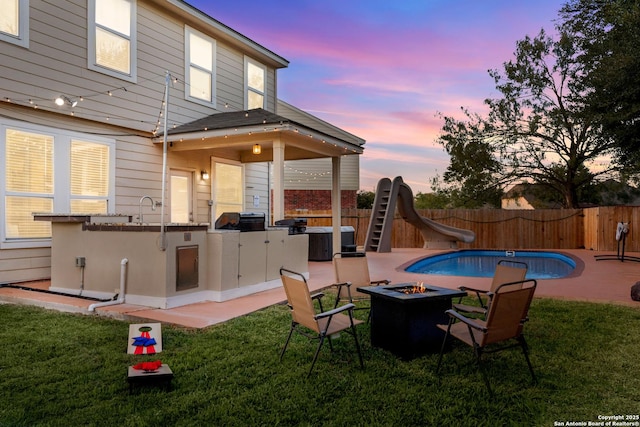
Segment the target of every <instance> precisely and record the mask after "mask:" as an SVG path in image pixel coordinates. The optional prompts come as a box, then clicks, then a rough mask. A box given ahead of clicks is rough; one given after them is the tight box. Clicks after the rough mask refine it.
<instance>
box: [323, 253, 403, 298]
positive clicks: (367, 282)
mask: <svg viewBox="0 0 640 427" xmlns="http://www.w3.org/2000/svg"><path fill="white" fill-rule="evenodd" d="M333 268H334V270H335V276H336V283H335V284H334V285H333V286H336V287H337V288H338V294H337V295H336V302H335V307H337V306H338V305H339V304H340V303H342V302H347V303H353V302H354V301H362V300H369V299H370V297H369V295H367V294H363V293H362V292H358V290H357V288H359V287H363V286H378V285H388V284H389V283H391V282H390V281H389V280H387V279H382V280H371V277H370V276H369V263H368V262H367V257H366V255H365V253H364V252H338V253H336V254H334V255H333ZM362 309H364V310H367V309H369V307H362V308H359V309H358V310H362Z"/></svg>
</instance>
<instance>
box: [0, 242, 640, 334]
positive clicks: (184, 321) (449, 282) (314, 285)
mask: <svg viewBox="0 0 640 427" xmlns="http://www.w3.org/2000/svg"><path fill="white" fill-rule="evenodd" d="M439 252H441V251H434V250H427V249H393V250H392V252H390V253H367V258H368V260H369V270H370V274H371V278H372V279H389V280H391V282H392V283H403V282H415V281H422V282H425V283H426V284H430V285H435V286H441V287H445V288H457V287H458V286H461V285H467V286H472V287H478V288H481V289H488V287H489V285H490V282H491V279H490V278H474V277H455V276H440V275H424V274H415V273H407V272H405V271H404V268H405V267H406V266H407V265H409V264H411V263H412V262H414V261H416V260H418V259H420V258H423V257H425V256H429V255H434V254H436V253H439ZM558 252H562V253H564V254H567V255H570V256H572V257H573V258H574V259H575V260H576V261H577V263H578V267H577V268H576V270H575V272H574V273H573V274H572V275H571V276H569V277H566V278H562V279H547V280H539V281H538V288H537V289H536V297H538V298H540V297H551V298H561V299H569V300H581V301H591V302H602V303H613V304H623V305H628V306H633V307H640V302H637V301H633V300H632V299H631V297H630V291H631V289H630V288H631V286H632V285H633V284H634V283H636V282H637V281H640V263H638V262H632V261H629V260H627V261H625V262H621V261H619V260H607V261H596V259H595V256H596V255H611V253H610V252H594V251H588V250H561V251H558ZM614 255H615V254H614ZM626 256H638V254H634V253H629V254H626ZM309 273H310V277H309V287H310V288H311V290H312V291H316V290H319V289H323V288H325V287H327V286H329V285H330V284H331V283H332V282H333V281H334V278H333V267H332V264H331V262H310V263H309ZM21 285H23V286H29V287H35V288H40V289H48V287H49V282H48V281H41V282H31V283H24V284H21ZM285 300H286V296H285V294H284V290H283V289H282V288H281V287H280V288H276V289H272V290H269V291H264V292H260V293H257V294H254V295H250V296H246V297H241V298H237V299H234V300H231V301H226V302H212V301H203V302H201V303H197V304H190V305H187V306H183V307H177V308H172V309H155V308H149V307H144V306H139V305H132V304H127V303H126V301H125V303H123V304H119V305H112V306H108V307H102V308H97V309H96V311H95V312H94V313H90V312H89V311H88V307H89V306H90V305H91V304H92V303H94V302H95V301H90V300H85V299H80V298H75V297H67V296H60V295H54V294H47V293H42V292H35V291H29V290H22V289H14V288H8V287H0V303H14V304H28V305H37V306H42V307H46V308H49V309H55V310H59V311H67V312H77V313H85V314H90V315H101V316H109V317H114V318H118V319H123V320H127V321H131V322H147V321H157V322H163V323H170V324H175V325H180V326H184V327H188V328H204V327H207V326H211V325H215V324H218V323H222V322H225V321H227V320H229V319H232V318H234V317H238V316H242V315H245V314H248V313H251V312H254V311H257V310H260V309H262V308H265V307H268V306H271V305H274V304H278V303H282V302H284V301H285Z"/></svg>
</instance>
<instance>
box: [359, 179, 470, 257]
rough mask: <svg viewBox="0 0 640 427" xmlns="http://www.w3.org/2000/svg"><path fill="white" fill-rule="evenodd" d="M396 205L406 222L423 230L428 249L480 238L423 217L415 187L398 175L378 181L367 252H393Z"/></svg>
mask: <svg viewBox="0 0 640 427" xmlns="http://www.w3.org/2000/svg"><path fill="white" fill-rule="evenodd" d="M396 206H397V208H398V212H399V213H400V216H401V217H402V219H404V220H405V221H407V222H408V223H409V224H411V225H413V226H414V227H416V228H417V229H418V230H419V231H420V233H421V234H422V238H423V239H424V247H425V248H430V249H449V248H457V247H458V242H463V243H471V242H473V241H474V240H475V238H476V235H475V233H474V232H473V231H471V230H465V229H462V228H456V227H451V226H449V225H444V224H440V223H439V222H436V221H433V220H431V219H429V218H425V217H423V216H420V215H419V214H418V212H417V211H416V208H415V206H414V204H413V192H412V191H411V188H410V187H409V186H408V185H407V184H405V183H404V181H403V180H402V177H400V176H397V177H396V178H395V179H394V180H393V181H391V180H390V179H389V178H382V179H381V180H380V181H378V187H377V189H376V197H375V200H374V203H373V209H372V210H371V220H370V221H369V229H368V230H367V239H366V241H365V251H371V252H391V232H392V230H393V218H394V216H395V212H396Z"/></svg>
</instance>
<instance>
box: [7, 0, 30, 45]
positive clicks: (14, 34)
mask: <svg viewBox="0 0 640 427" xmlns="http://www.w3.org/2000/svg"><path fill="white" fill-rule="evenodd" d="M0 11H2V12H0V40H2V41H5V42H9V43H13V44H17V45H18V46H22V47H29V0H0Z"/></svg>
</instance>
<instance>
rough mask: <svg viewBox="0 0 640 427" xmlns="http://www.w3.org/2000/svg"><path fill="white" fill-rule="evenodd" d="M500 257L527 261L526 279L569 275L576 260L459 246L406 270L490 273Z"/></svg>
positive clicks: (472, 273) (484, 275)
mask: <svg viewBox="0 0 640 427" xmlns="http://www.w3.org/2000/svg"><path fill="white" fill-rule="evenodd" d="M500 260H507V261H509V260H512V261H520V262H526V263H527V265H528V266H529V268H528V270H527V279H557V278H560V277H565V276H568V275H569V274H571V273H572V272H573V270H574V269H575V268H576V262H575V261H574V260H573V259H572V258H570V257H568V256H566V255H563V254H560V253H557V252H543V251H540V252H539V251H485V250H476V249H469V250H460V251H455V252H447V253H443V254H438V255H434V256H430V257H426V258H423V259H421V260H420V261H417V262H415V263H413V264H411V265H410V266H409V267H407V268H406V269H405V271H407V272H409V273H422V274H440V275H446V276H470V277H493V273H494V271H495V269H496V265H497V264H498V261H500Z"/></svg>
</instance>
